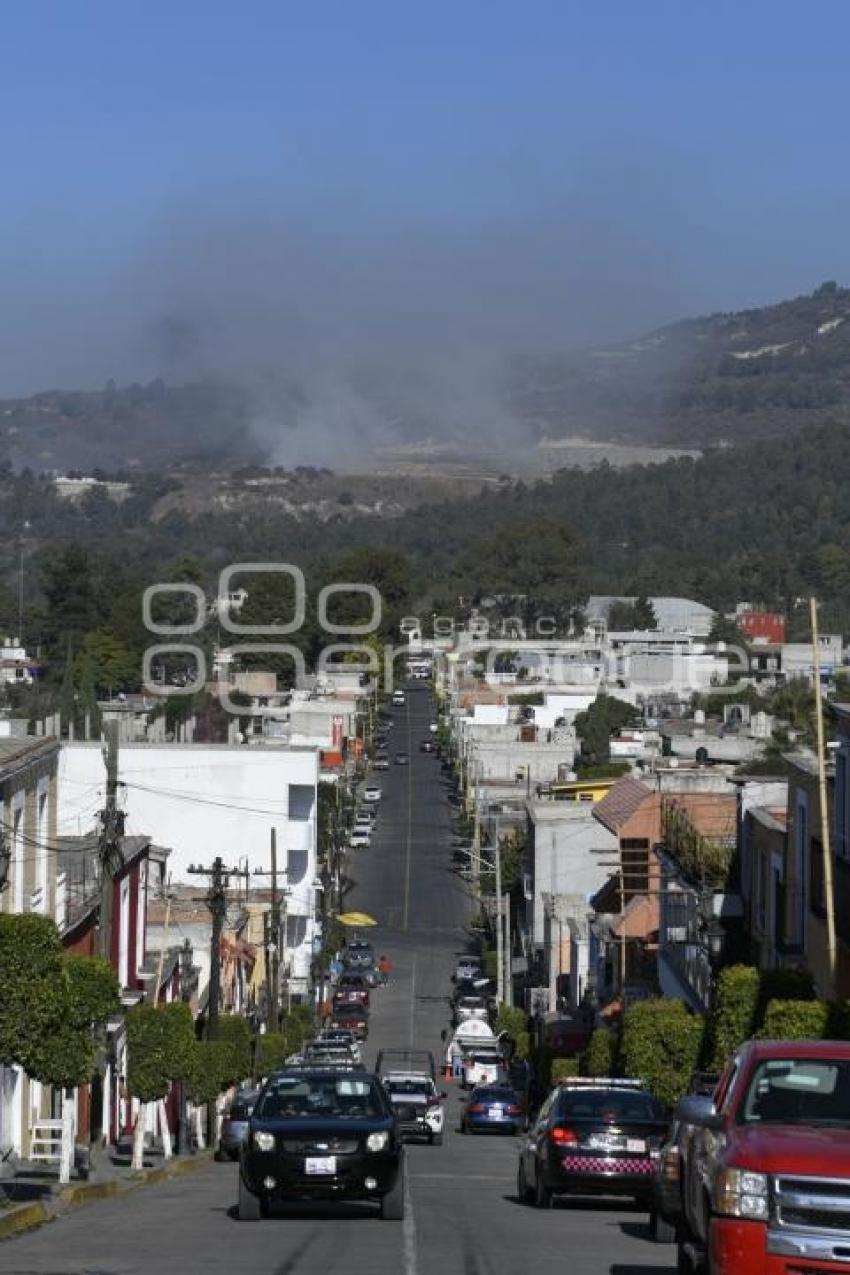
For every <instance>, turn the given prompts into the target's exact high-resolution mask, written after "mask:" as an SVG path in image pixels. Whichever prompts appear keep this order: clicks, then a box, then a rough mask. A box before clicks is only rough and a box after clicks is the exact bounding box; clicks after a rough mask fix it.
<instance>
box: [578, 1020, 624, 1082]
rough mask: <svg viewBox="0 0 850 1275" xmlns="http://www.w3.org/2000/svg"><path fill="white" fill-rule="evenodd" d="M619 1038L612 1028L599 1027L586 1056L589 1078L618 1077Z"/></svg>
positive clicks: (585, 1066)
mask: <svg viewBox="0 0 850 1275" xmlns="http://www.w3.org/2000/svg"><path fill="white" fill-rule="evenodd" d="M619 1045H620V1041H619V1036H618V1033H617V1032H616V1031H615V1030H614V1029H613V1028H612V1027H597V1028H596V1030H595V1031H594V1033H593V1035H592V1036H591V1037H590V1040H589V1041H588V1045H587V1049H586V1051H585V1054H584V1059H583V1063H584V1072H585V1075H588V1076H616V1074H617V1063H618V1057H617V1056H618V1054H619Z"/></svg>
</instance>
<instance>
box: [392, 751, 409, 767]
mask: <svg viewBox="0 0 850 1275" xmlns="http://www.w3.org/2000/svg"><path fill="white" fill-rule="evenodd" d="M395 764H396V765H397V766H409V765H410V758H409V756H408V755H407V753H396V755H395Z"/></svg>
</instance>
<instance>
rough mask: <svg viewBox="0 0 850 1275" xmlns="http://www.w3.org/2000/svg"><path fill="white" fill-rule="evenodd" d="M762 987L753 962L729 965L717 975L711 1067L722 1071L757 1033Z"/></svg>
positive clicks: (710, 1031) (708, 1052) (710, 1028)
mask: <svg viewBox="0 0 850 1275" xmlns="http://www.w3.org/2000/svg"><path fill="white" fill-rule="evenodd" d="M759 988H760V975H759V971H758V970H757V969H756V967H755V966H754V965H729V966H727V967H726V969H723V970H721V971H720V973H719V974H718V976H717V984H716V987H715V992H714V1012H713V1013H712V1016H711V1021H710V1023H709V1026H708V1033H707V1040H706V1046H707V1048H706V1058H705V1061H706V1064H707V1066H708V1067H709V1068H710V1069H711V1070H713V1071H722V1070H723V1068H724V1067H725V1066H726V1060H727V1058H728V1057H729V1055H730V1054H732V1053H734V1051H735V1050H736V1049H737V1048H738V1046H739V1045H740V1044H742V1043H743V1042H744V1041H745V1040H749V1038H750V1037H751V1036H752V1035H753V1033H754V1032H755V1030H756V1025H757V1020H756V1011H757V1008H758V1003H759Z"/></svg>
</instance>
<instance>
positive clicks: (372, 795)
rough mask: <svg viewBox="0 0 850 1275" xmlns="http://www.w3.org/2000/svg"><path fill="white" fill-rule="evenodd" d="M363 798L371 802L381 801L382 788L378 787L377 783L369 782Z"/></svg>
mask: <svg viewBox="0 0 850 1275" xmlns="http://www.w3.org/2000/svg"><path fill="white" fill-rule="evenodd" d="M363 798H364V800H365V801H370V802H371V801H380V800H381V789H380V788H379V787H378V785H377V784H367V785H366V791H365V792H364V793H363Z"/></svg>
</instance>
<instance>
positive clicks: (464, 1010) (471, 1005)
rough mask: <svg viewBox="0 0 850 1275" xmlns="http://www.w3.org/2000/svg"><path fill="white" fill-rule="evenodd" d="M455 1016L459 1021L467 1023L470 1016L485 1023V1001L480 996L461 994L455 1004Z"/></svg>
mask: <svg viewBox="0 0 850 1275" xmlns="http://www.w3.org/2000/svg"><path fill="white" fill-rule="evenodd" d="M455 1017H456V1019H457V1021H458V1022H459V1023H468V1022H469V1020H470V1019H471V1018H477V1019H479V1020H480V1021H481V1022H482V1023H486V1022H487V1002H486V1001H485V1000H484V999H483V997H481V996H461V998H460V1000H459V1001H458V1003H457V1005H456V1006H455Z"/></svg>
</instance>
